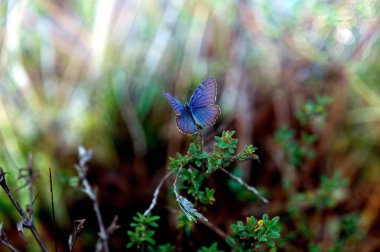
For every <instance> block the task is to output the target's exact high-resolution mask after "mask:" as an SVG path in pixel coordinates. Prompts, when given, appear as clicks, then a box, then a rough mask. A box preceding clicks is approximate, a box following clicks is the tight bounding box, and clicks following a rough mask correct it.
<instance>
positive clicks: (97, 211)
mask: <svg viewBox="0 0 380 252" xmlns="http://www.w3.org/2000/svg"><path fill="white" fill-rule="evenodd" d="M82 183H83V187H84V192H86V193H87V195H88V196H89V197H90V199H91V200H92V202H93V207H94V211H95V215H96V219H97V221H98V225H99V237H100V240H101V241H102V244H103V249H104V251H105V252H109V248H108V235H107V232H106V229H105V228H104V224H103V218H102V215H101V213H100V208H99V203H98V199H97V198H96V195H95V193H94V191H93V190H92V188H91V186H90V184H89V183H88V181H87V178H83V181H82Z"/></svg>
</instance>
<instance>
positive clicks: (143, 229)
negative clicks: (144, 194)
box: [127, 131, 279, 251]
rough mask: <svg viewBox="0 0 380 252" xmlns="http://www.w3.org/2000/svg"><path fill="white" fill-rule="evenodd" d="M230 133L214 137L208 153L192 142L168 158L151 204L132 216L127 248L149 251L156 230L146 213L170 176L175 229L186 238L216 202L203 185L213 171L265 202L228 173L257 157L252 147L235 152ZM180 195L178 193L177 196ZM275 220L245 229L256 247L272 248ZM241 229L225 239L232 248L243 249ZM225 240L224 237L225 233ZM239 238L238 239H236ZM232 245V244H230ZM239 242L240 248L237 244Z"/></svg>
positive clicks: (212, 193)
mask: <svg viewBox="0 0 380 252" xmlns="http://www.w3.org/2000/svg"><path fill="white" fill-rule="evenodd" d="M234 135H235V132H234V131H223V132H222V135H221V136H215V142H214V146H213V149H212V151H211V152H204V151H202V144H201V143H202V139H201V141H194V142H192V143H191V144H190V146H189V148H188V150H187V152H186V154H184V155H183V154H180V153H177V157H176V158H173V157H170V158H169V161H170V162H169V170H170V172H169V173H168V174H167V175H166V176H165V177H164V178H163V179H162V180H161V182H160V183H159V185H158V186H157V188H156V190H155V192H154V194H153V199H152V203H151V205H150V206H149V208H148V209H147V210H146V211H145V212H144V214H141V213H138V214H137V216H136V217H134V221H135V222H133V223H132V224H131V226H132V227H134V231H128V235H129V236H130V240H131V241H130V242H129V243H128V245H127V247H128V248H131V247H136V248H137V249H140V250H142V248H143V247H144V246H145V247H146V246H147V247H148V248H149V247H150V248H153V246H154V245H155V243H156V242H155V240H154V238H153V235H154V233H155V232H154V230H152V228H156V227H158V226H157V223H156V222H155V220H157V218H158V216H152V217H150V216H151V215H150V213H151V211H152V210H153V208H154V206H155V205H156V202H157V197H158V194H159V191H160V189H161V187H162V185H163V183H164V181H166V180H167V179H168V178H169V177H170V176H171V175H172V174H174V176H175V180H174V183H173V191H174V195H175V198H176V201H177V203H178V205H179V208H180V209H181V212H180V214H179V215H178V224H177V228H178V229H183V230H184V231H185V232H186V233H187V234H189V235H190V228H191V225H192V224H193V223H194V222H197V221H198V220H200V221H202V222H205V223H207V222H208V219H207V218H206V217H205V216H204V215H203V213H204V212H205V211H207V207H208V206H210V205H212V204H214V202H215V201H216V198H215V190H214V189H212V188H210V187H208V186H206V184H207V178H208V177H209V176H211V175H212V174H213V173H214V172H217V171H219V170H220V171H222V172H224V173H226V174H227V175H228V176H229V177H230V178H231V179H232V180H234V181H235V182H237V183H238V184H239V185H241V186H242V187H243V188H245V189H247V190H248V191H250V192H251V193H254V194H255V195H256V196H257V197H258V198H259V199H261V200H262V201H263V202H265V203H266V202H268V200H267V199H266V198H264V197H263V196H262V195H261V194H260V193H259V192H258V191H257V190H256V188H254V187H252V186H250V185H248V184H246V183H245V182H244V181H243V180H242V179H241V178H240V177H237V176H236V175H234V174H232V173H230V172H229V171H228V170H227V168H229V167H230V166H232V164H234V163H236V162H243V161H245V160H248V159H254V160H258V159H259V158H258V156H257V155H256V153H255V150H256V148H255V147H253V146H252V145H247V146H245V147H244V149H243V151H242V152H237V151H236V149H237V143H238V139H237V138H234ZM180 192H181V193H180ZM250 221H251V222H249V226H248V227H247V228H250V227H251V226H252V225H256V223H255V224H253V222H256V220H255V219H254V218H253V217H251V218H250ZM277 222H278V217H277V218H274V220H272V221H269V220H268V216H267V215H264V216H263V220H262V221H261V222H260V221H259V222H258V223H259V224H257V225H261V224H260V223H263V225H262V226H257V229H256V230H249V231H250V232H251V233H250V235H253V236H252V238H253V239H254V240H256V243H257V246H258V247H260V243H261V242H266V243H267V244H268V245H269V246H271V247H274V242H273V240H271V239H272V238H276V237H277V235H278V236H279V234H278V229H277V226H276V223H277ZM233 229H234V231H236V232H237V231H239V230H238V226H236V228H235V226H234V228H233ZM242 235H243V233H242V230H240V231H239V232H238V233H237V234H236V235H235V236H232V237H231V238H229V239H228V241H229V244H232V243H234V244H235V245H234V246H237V247H241V248H243V247H245V246H246V245H245V243H244V242H243V238H242ZM225 237H228V235H226V234H225ZM238 237H240V238H238ZM231 242H232V243H231ZM240 242H243V245H241V246H240V245H239V243H240ZM199 251H218V250H217V244H216V243H214V244H212V245H211V246H210V247H208V248H207V247H202V248H201V249H200V250H199Z"/></svg>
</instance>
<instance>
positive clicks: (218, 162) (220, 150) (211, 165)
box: [207, 131, 259, 173]
mask: <svg viewBox="0 0 380 252" xmlns="http://www.w3.org/2000/svg"><path fill="white" fill-rule="evenodd" d="M234 134H235V131H223V132H222V136H221V137H219V136H215V140H216V142H215V144H214V150H213V151H212V152H211V153H210V154H209V157H208V167H207V173H213V172H214V171H216V170H218V169H220V168H223V167H228V166H229V165H230V164H231V162H234V161H245V160H247V159H257V160H258V159H259V157H258V156H257V155H256V154H255V150H256V148H255V147H253V146H252V145H247V146H245V148H244V151H243V152H242V153H238V154H236V155H234V154H235V151H236V148H237V142H238V139H236V138H234V137H233V136H234Z"/></svg>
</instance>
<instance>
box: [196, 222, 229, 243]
mask: <svg viewBox="0 0 380 252" xmlns="http://www.w3.org/2000/svg"><path fill="white" fill-rule="evenodd" d="M199 222H200V223H202V224H203V225H205V226H206V227H208V228H209V229H211V230H212V231H214V232H215V233H216V234H217V235H219V237H220V238H222V239H223V240H226V239H227V238H229V236H228V235H227V234H226V233H225V232H223V230H221V229H220V228H219V227H217V226H215V225H214V224H213V223H212V222H209V221H204V220H202V219H199Z"/></svg>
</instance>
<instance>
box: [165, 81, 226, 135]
mask: <svg viewBox="0 0 380 252" xmlns="http://www.w3.org/2000/svg"><path fill="white" fill-rule="evenodd" d="M216 89H217V87H216V80H215V78H214V77H208V78H207V79H205V80H204V81H203V82H202V83H201V84H200V85H199V87H198V88H197V89H196V90H195V91H194V93H193V95H192V96H191V98H190V101H189V103H186V104H185V105H183V104H182V103H181V102H180V101H178V100H177V99H176V98H175V97H174V96H172V95H171V94H169V93H168V92H164V95H165V98H166V99H167V100H168V102H169V104H170V106H171V107H172V108H173V110H174V112H175V113H176V115H177V118H176V121H177V127H178V129H179V131H181V132H182V133H185V134H189V135H193V134H195V133H197V132H198V131H199V130H201V129H202V128H205V127H209V126H211V125H214V124H215V121H216V119H217V118H218V116H219V115H220V108H219V106H218V105H216V104H214V103H215V101H216Z"/></svg>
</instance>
